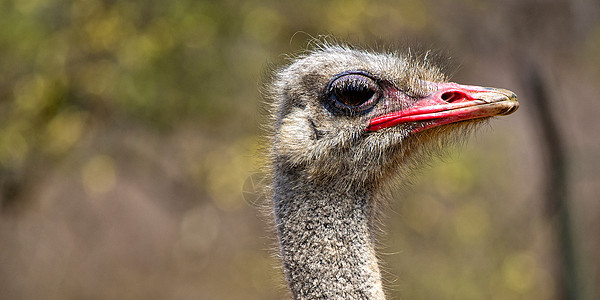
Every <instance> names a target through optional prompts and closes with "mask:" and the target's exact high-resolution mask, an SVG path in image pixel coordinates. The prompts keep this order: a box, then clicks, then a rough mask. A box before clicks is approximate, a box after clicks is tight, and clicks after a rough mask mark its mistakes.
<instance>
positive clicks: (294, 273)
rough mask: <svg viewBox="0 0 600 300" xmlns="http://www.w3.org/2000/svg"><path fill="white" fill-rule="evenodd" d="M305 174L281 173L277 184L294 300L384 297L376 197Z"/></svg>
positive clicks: (279, 219) (284, 257) (277, 210)
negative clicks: (375, 233) (377, 244)
mask: <svg viewBox="0 0 600 300" xmlns="http://www.w3.org/2000/svg"><path fill="white" fill-rule="evenodd" d="M299 173H300V172H295V171H291V172H285V171H282V170H277V169H276V170H275V181H274V182H273V188H274V189H273V203H274V213H275V221H276V225H277V231H278V236H279V245H280V251H281V257H282V260H283V266H284V269H285V274H286V277H287V281H288V285H289V288H290V290H291V291H292V294H293V297H294V299H384V298H385V297H384V293H383V288H382V285H381V275H380V273H379V267H378V265H377V258H376V256H375V249H374V246H373V244H374V237H373V233H372V229H373V228H372V227H373V224H372V223H373V206H372V202H371V201H372V199H370V196H371V195H370V194H369V193H368V192H365V191H359V192H356V191H348V186H349V185H350V184H345V185H343V186H340V185H342V184H337V185H336V184H332V183H323V182H311V181H310V180H309V179H307V177H306V176H303V175H302V174H299Z"/></svg>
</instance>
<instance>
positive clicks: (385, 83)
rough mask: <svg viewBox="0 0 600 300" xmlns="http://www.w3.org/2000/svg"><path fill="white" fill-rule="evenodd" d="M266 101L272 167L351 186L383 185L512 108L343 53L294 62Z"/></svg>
mask: <svg viewBox="0 0 600 300" xmlns="http://www.w3.org/2000/svg"><path fill="white" fill-rule="evenodd" d="M272 95H273V98H274V99H276V101H275V111H276V112H275V114H274V115H275V118H276V122H275V128H274V142H273V145H274V147H273V154H274V157H275V163H277V164H284V165H285V166H287V167H290V168H301V169H303V170H305V171H306V174H305V175H306V176H308V178H314V179H318V180H332V181H343V182H345V184H347V185H348V186H355V187H364V186H365V185H373V184H374V185H377V184H379V183H381V182H384V181H385V179H387V178H389V177H390V176H389V175H391V173H393V172H396V171H399V170H401V169H402V168H403V167H406V166H407V165H408V164H407V162H408V161H409V160H412V159H413V158H414V154H416V153H420V152H422V150H428V149H430V148H431V147H430V146H432V145H439V144H440V141H441V140H447V139H448V137H449V136H456V132H459V133H460V132H461V131H462V132H464V131H465V129H469V128H471V127H472V126H469V125H473V124H475V123H478V122H480V121H481V120H483V119H486V118H489V117H492V116H497V115H506V114H510V113H512V112H514V111H515V110H516V109H517V108H518V103H517V101H516V95H515V94H514V93H512V92H511V91H508V90H503V89H494V88H485V87H477V86H467V85H459V84H455V83H449V82H446V79H445V76H444V75H443V74H442V73H441V72H440V71H439V69H438V68H436V67H434V66H431V65H429V64H427V63H425V62H420V61H417V60H416V59H414V58H410V57H405V56H401V55H399V54H395V53H386V54H374V53H370V52H366V51H361V50H354V49H349V48H347V47H342V46H333V47H329V46H328V47H322V48H321V49H319V50H317V51H314V52H312V53H310V54H308V55H306V56H305V57H303V58H301V59H299V60H296V61H295V62H294V63H292V64H291V65H290V66H288V67H287V68H286V69H284V70H282V71H281V72H279V73H278V74H277V75H276V78H275V82H274V84H273V86H272ZM457 129H462V130H457Z"/></svg>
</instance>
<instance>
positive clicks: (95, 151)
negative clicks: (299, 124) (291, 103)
mask: <svg viewBox="0 0 600 300" xmlns="http://www.w3.org/2000/svg"><path fill="white" fill-rule="evenodd" d="M599 20H600V4H599V3H598V2H597V1H595V0H545V1H543V0H538V1H534V0H508V1H501V0H462V1H449V0H427V1H420V0H407V1H401V2H399V1H387V0H383V1H367V0H350V1H341V0H339V1H317V0H309V1H295V2H282V1H252V0H251V1H227V0H225V1H197V0H177V1H157V0H150V1H138V0H131V1H112V0H105V1H101V0H79V1H69V0H43V1H42V0H18V1H17V0H0V205H1V206H0V266H1V267H0V298H2V299H282V298H286V297H287V294H286V293H287V292H286V289H285V287H284V283H283V279H282V275H281V274H280V270H279V269H278V261H277V259H276V258H275V257H274V253H275V252H274V251H273V244H274V243H273V241H274V240H273V234H272V232H271V231H270V230H269V228H268V225H267V222H265V219H267V217H265V216H263V215H262V214H261V213H260V212H259V210H258V208H257V206H259V205H260V204H257V203H256V201H258V202H260V201H261V200H260V199H258V200H256V201H248V199H249V198H247V199H246V200H245V198H244V197H243V196H242V187H243V186H244V182H245V180H246V178H248V176H249V175H250V174H252V173H253V172H255V171H256V168H257V166H258V165H259V164H260V161H261V157H260V153H259V151H258V150H257V149H259V148H260V145H259V143H260V142H259V141H260V139H259V138H258V135H259V132H260V130H259V126H258V123H260V122H261V121H260V120H261V117H260V109H259V108H258V107H259V103H260V98H261V96H260V92H259V90H260V83H261V81H262V78H264V77H265V76H264V74H265V72H266V71H267V70H269V65H282V64H284V63H285V62H286V61H287V60H286V56H285V54H289V53H292V54H293V53H299V52H301V51H302V50H304V49H306V48H307V47H308V43H309V42H310V40H311V37H316V36H318V35H320V34H330V35H333V36H335V37H337V38H338V39H340V40H343V41H348V42H351V43H356V44H360V45H363V46H368V47H373V48H377V47H381V46H382V45H383V46H387V45H389V47H392V48H393V47H403V46H405V45H407V44H408V45H412V46H414V47H416V48H419V49H428V48H431V49H433V50H434V51H435V52H436V53H440V54H441V56H440V57H442V58H441V59H440V60H441V61H442V63H443V64H446V65H447V66H448V67H447V69H448V70H449V73H450V75H453V76H452V80H453V81H457V82H461V83H465V84H477V85H485V86H495V87H504V88H509V89H511V90H513V91H515V92H516V93H517V94H518V95H519V100H520V103H521V108H520V109H519V111H517V112H516V113H515V114H514V115H511V116H508V117H503V118H499V119H497V120H493V121H492V122H490V126H487V127H485V128H483V129H482V130H480V131H479V132H478V134H477V135H475V136H473V137H471V138H469V140H468V142H467V143H466V145H465V146H464V147H462V148H461V149H452V150H449V153H448V155H446V156H445V157H444V159H443V160H440V159H436V160H434V162H433V163H432V164H431V166H430V167H427V168H424V169H423V170H422V171H420V172H415V173H414V174H413V175H412V177H413V179H412V181H413V184H412V185H411V186H409V187H408V188H403V189H399V190H398V191H396V192H395V193H394V197H395V198H397V199H396V201H394V202H393V205H392V208H393V211H390V212H388V213H387V216H388V217H387V219H386V220H385V224H386V228H387V231H388V234H386V235H384V236H382V237H381V239H380V240H381V242H382V252H383V253H384V254H383V255H382V258H383V260H384V263H383V264H384V273H385V277H386V285H387V286H388V288H389V289H388V290H389V294H390V296H391V297H392V298H395V299H565V298H571V299H594V297H597V296H599V294H598V291H597V288H596V287H597V286H599V285H600V239H599V237H600V199H599V198H600V197H599V196H598V195H600V172H598V170H599V169H600V157H599V153H600V135H599V132H600V118H598V114H599V112H600V101H599V99H598V95H599V94H600V21H599ZM250 198H251V197H250ZM262 201H264V199H263V200H262ZM564 201H566V205H565V204H563V202H564ZM565 224H567V225H568V226H565ZM565 265H566V267H565ZM561 278H562V279H561ZM569 286H570V287H575V288H574V289H572V290H571V291H570V292H569ZM565 291H566V292H565ZM565 295H567V296H565ZM568 295H571V296H568ZM573 295H575V296H573Z"/></svg>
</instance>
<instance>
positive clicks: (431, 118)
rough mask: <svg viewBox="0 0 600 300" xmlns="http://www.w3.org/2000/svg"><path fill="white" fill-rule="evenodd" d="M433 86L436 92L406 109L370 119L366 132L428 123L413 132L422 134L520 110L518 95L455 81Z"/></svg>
mask: <svg viewBox="0 0 600 300" xmlns="http://www.w3.org/2000/svg"><path fill="white" fill-rule="evenodd" d="M431 84H435V85H437V88H438V89H437V91H436V92H434V93H432V94H430V95H429V96H427V97H425V98H422V99H420V100H419V101H418V102H417V103H416V104H415V105H413V106H411V107H409V108H407V109H403V110H400V111H395V112H392V113H389V114H386V115H383V116H379V117H376V118H373V119H371V120H370V122H369V126H368V127H367V130H368V131H377V130H379V129H383V128H387V127H393V126H396V125H399V124H404V123H409V122H419V121H424V122H428V124H427V125H426V126H423V127H417V128H415V130H413V132H419V131H423V130H426V129H429V128H433V127H437V126H441V125H444V124H450V123H456V122H460V121H464V120H471V119H478V118H486V117H493V116H499V115H508V114H511V113H513V112H514V111H516V110H517V108H519V103H518V102H517V95H515V93H513V92H511V91H509V90H504V89H496V88H487V87H480V86H472V85H460V84H456V83H452V82H450V83H431Z"/></svg>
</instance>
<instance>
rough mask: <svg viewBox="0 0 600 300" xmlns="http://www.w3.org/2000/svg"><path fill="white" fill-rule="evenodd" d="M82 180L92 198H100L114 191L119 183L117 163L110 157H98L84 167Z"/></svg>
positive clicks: (101, 155)
mask: <svg viewBox="0 0 600 300" xmlns="http://www.w3.org/2000/svg"><path fill="white" fill-rule="evenodd" d="M81 180H82V182H83V187H84V188H85V191H86V192H87V194H88V195H90V196H99V195H102V194H105V193H107V192H109V191H111V190H112V189H114V187H115V184H116V181H117V171H116V169H115V162H114V160H113V159H112V157H110V156H108V155H103V154H100V155H96V156H94V157H93V158H92V159H90V161H88V163H87V164H86V165H85V166H84V167H83V170H82V172H81Z"/></svg>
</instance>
